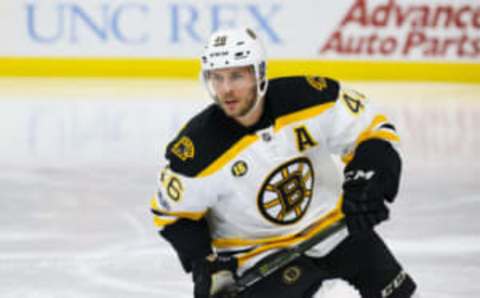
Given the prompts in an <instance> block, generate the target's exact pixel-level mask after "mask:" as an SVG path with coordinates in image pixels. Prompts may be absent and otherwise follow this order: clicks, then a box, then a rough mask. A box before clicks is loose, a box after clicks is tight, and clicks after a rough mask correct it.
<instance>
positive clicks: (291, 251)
mask: <svg viewBox="0 0 480 298" xmlns="http://www.w3.org/2000/svg"><path fill="white" fill-rule="evenodd" d="M345 226H346V223H345V219H344V218H342V219H340V220H339V221H337V222H336V223H334V224H332V225H331V226H329V227H328V228H326V229H325V230H322V231H320V232H318V233H317V234H315V235H314V236H313V237H312V238H310V239H308V240H305V241H303V242H302V243H300V244H298V245H296V246H293V247H290V248H286V249H282V250H280V251H278V252H276V253H274V254H273V255H271V256H269V257H267V258H266V259H265V261H264V262H262V261H261V262H260V264H258V265H256V266H254V267H253V268H251V269H249V270H247V271H246V272H245V273H244V274H243V275H242V276H240V277H239V278H238V279H237V280H236V282H235V285H234V286H233V288H230V289H228V290H227V291H226V292H222V293H219V294H217V295H215V296H214V297H213V298H236V297H239V296H240V295H241V293H242V292H244V291H245V290H247V289H248V288H250V287H251V286H253V285H254V284H256V283H257V282H259V281H261V280H262V279H264V278H266V277H267V276H269V275H271V274H272V273H274V272H276V271H277V270H279V269H281V268H283V267H284V266H286V265H288V264H290V263H291V262H293V261H294V260H295V259H297V258H299V257H300V256H301V255H302V254H303V253H305V252H306V251H307V250H309V249H310V248H312V247H313V246H315V245H316V244H318V243H320V242H322V241H324V240H325V239H327V238H328V237H330V236H331V235H333V234H335V233H336V232H338V231H339V230H341V229H342V228H344V227H345Z"/></svg>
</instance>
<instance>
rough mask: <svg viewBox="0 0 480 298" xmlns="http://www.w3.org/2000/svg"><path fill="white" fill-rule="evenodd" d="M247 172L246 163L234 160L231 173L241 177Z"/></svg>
mask: <svg viewBox="0 0 480 298" xmlns="http://www.w3.org/2000/svg"><path fill="white" fill-rule="evenodd" d="M247 172H248V165H247V163H246V162H244V161H243V160H239V161H236V162H235V163H234V164H233V166H232V175H233V176H235V177H242V176H244V175H245V174H246V173H247Z"/></svg>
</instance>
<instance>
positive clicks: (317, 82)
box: [306, 76, 327, 91]
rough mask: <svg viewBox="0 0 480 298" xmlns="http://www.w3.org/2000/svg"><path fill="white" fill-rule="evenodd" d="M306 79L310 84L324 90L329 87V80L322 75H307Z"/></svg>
mask: <svg viewBox="0 0 480 298" xmlns="http://www.w3.org/2000/svg"><path fill="white" fill-rule="evenodd" d="M306 79H307V82H308V84H309V85H310V86H312V87H313V88H315V89H317V90H320V91H322V90H324V89H326V88H327V81H326V80H325V79H324V78H322V77H318V76H307V77H306Z"/></svg>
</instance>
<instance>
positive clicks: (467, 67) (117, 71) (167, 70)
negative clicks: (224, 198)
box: [0, 57, 480, 83]
mask: <svg viewBox="0 0 480 298" xmlns="http://www.w3.org/2000/svg"><path fill="white" fill-rule="evenodd" d="M199 71H200V63H199V61H198V60H197V59H154V58H53V57H52V58H33V57H0V76H3V77H102V78H179V79H197V78H198V74H199ZM267 72H268V75H269V77H278V76H285V75H303V74H310V75H321V76H329V77H332V78H336V79H339V80H374V81H445V82H463V83H480V63H445V62H403V61H402V62H397V61H340V60H275V59H272V60H270V61H269V62H268V70H267Z"/></svg>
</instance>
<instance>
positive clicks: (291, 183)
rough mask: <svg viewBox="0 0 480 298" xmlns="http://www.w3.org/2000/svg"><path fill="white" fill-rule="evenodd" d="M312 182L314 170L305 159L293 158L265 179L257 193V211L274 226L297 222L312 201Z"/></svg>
mask: <svg viewBox="0 0 480 298" xmlns="http://www.w3.org/2000/svg"><path fill="white" fill-rule="evenodd" d="M313 181H314V172H313V167H312V163H311V162H310V160H309V159H308V158H305V157H300V158H296V159H294V160H291V161H289V162H287V163H285V164H283V165H281V166H279V167H278V168H276V169H275V170H274V171H273V173H271V174H270V175H269V176H268V177H267V178H266V179H265V182H264V183H263V185H262V187H261V189H260V192H259V193H258V197H257V206H258V209H259V210H260V212H261V214H262V215H263V217H264V218H266V219H267V220H268V221H270V222H272V223H275V224H279V225H289V224H293V223H295V222H297V221H299V220H300V219H301V218H302V217H303V215H305V213H306V212H307V209H308V206H309V205H310V201H311V200H312V194H313V185H314V183H313Z"/></svg>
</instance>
